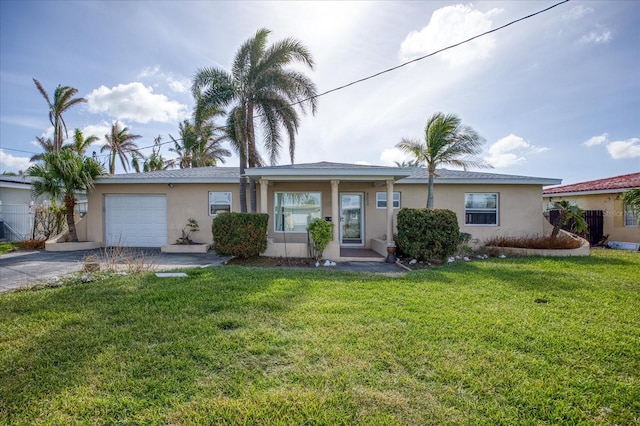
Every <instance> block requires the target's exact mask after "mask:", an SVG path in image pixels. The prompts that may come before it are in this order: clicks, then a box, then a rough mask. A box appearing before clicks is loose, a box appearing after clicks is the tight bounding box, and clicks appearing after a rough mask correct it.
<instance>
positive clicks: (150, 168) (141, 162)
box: [131, 135, 172, 173]
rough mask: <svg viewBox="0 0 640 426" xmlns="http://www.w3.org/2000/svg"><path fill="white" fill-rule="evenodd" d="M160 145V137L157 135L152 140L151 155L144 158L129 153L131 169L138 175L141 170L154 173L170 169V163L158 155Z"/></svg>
mask: <svg viewBox="0 0 640 426" xmlns="http://www.w3.org/2000/svg"><path fill="white" fill-rule="evenodd" d="M161 145H162V136H160V135H158V136H157V137H156V138H155V139H154V140H153V149H152V151H151V155H149V156H148V157H145V156H143V155H141V154H138V153H136V152H132V153H131V167H133V169H134V170H135V171H136V173H140V171H141V169H142V171H145V172H154V171H158V170H166V169H168V168H169V167H171V165H172V162H170V161H168V160H165V159H164V157H163V156H162V154H161V153H160V146H161Z"/></svg>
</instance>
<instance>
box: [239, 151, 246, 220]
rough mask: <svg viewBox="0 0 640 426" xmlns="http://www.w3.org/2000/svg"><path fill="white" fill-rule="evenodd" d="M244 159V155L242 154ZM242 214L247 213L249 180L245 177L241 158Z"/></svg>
mask: <svg viewBox="0 0 640 426" xmlns="http://www.w3.org/2000/svg"><path fill="white" fill-rule="evenodd" d="M240 157H242V154H240ZM240 212H242V213H246V212H247V178H246V177H245V176H244V159H243V158H240Z"/></svg>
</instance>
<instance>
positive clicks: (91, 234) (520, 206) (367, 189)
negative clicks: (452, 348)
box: [85, 181, 545, 258]
mask: <svg viewBox="0 0 640 426" xmlns="http://www.w3.org/2000/svg"><path fill="white" fill-rule="evenodd" d="M257 187H258V188H257V196H258V209H260V205H261V204H260V185H257ZM210 191H228V192H231V193H232V211H234V212H238V211H240V202H239V195H238V185H237V184H234V183H230V184H179V183H176V184H175V185H174V187H173V188H170V187H169V186H168V185H167V184H98V185H96V188H95V189H94V190H93V191H91V192H90V193H89V194H88V200H89V207H88V212H87V216H86V218H85V219H86V224H87V234H86V235H87V240H88V241H99V242H104V241H105V238H104V227H105V224H104V197H105V195H125V194H145V195H153V194H158V195H165V196H166V197H167V235H168V240H169V241H168V242H167V243H169V244H170V243H173V242H174V241H175V240H176V239H177V238H179V237H180V235H181V230H182V228H183V227H184V226H185V225H186V223H187V219H188V218H190V217H193V218H194V219H196V220H197V221H198V224H199V225H200V231H199V232H196V233H195V234H194V235H193V239H194V241H196V242H199V243H210V242H211V229H210V228H211V220H212V219H213V218H212V217H211V216H209V211H208V208H209V192H210ZM288 191H291V192H293V191H304V192H320V193H321V197H322V217H331V216H332V206H331V184H330V183H329V182H271V183H270V185H269V187H268V191H267V197H268V199H267V212H266V213H268V214H269V224H268V238H269V241H270V242H272V243H276V244H278V245H280V244H284V243H285V242H286V243H287V244H288V245H289V246H288V248H291V249H293V250H294V251H296V252H302V251H304V252H305V253H306V249H305V247H306V243H307V234H306V233H286V234H284V233H281V232H275V230H274V222H273V216H274V214H273V213H274V201H275V195H274V194H275V193H276V192H288ZM338 191H339V193H344V192H360V193H363V194H364V198H363V204H364V235H363V237H364V247H365V248H371V247H372V241H373V240H375V239H378V240H385V239H386V237H387V236H386V229H387V228H386V214H387V213H386V209H378V208H376V193H377V192H386V186H385V185H374V184H373V183H370V182H346V181H344V182H340V184H339V187H338ZM394 191H395V192H400V203H401V204H400V207H409V208H424V207H425V205H426V196H427V195H426V194H427V187H426V184H396V185H394ZM466 192H497V193H498V194H499V213H498V214H499V224H498V226H484V225H483V226H480V225H473V226H466V225H464V194H465V193H466ZM434 199H435V203H434V205H435V207H436V208H441V209H450V210H452V211H454V212H455V213H456V215H457V216H458V222H459V225H460V230H461V231H462V232H467V233H469V234H471V235H472V238H473V241H472V243H473V244H476V245H478V244H483V243H484V242H485V241H486V240H487V239H488V238H490V237H493V236H496V235H505V236H516V237H517V236H534V235H543V233H544V231H543V223H544V222H545V219H544V217H543V215H542V208H541V205H540V200H541V199H542V188H541V187H540V185H449V184H447V185H436V187H435V194H434ZM397 212H398V210H397V209H394V220H393V226H394V232H395V229H396V223H397V222H396V215H397ZM332 222H333V223H334V224H335V225H336V226H339V225H340V223H339V220H338V219H337V218H332ZM328 250H329V252H330V253H332V257H334V258H335V257H336V256H335V253H339V247H338V244H337V242H335V241H334V242H332V243H331V244H330V247H328ZM334 252H335V253H334ZM291 255H292V254H289V256H291ZM305 256H306V254H305Z"/></svg>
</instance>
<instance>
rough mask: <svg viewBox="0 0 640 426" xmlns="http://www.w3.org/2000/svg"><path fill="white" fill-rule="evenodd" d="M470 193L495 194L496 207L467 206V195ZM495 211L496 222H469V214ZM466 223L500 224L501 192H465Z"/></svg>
mask: <svg viewBox="0 0 640 426" xmlns="http://www.w3.org/2000/svg"><path fill="white" fill-rule="evenodd" d="M469 195H476V196H477V195H484V196H487V195H490V196H495V200H496V203H495V207H467V196H469ZM490 212H495V216H496V221H495V223H469V221H468V220H467V218H468V215H469V214H473V213H490ZM464 224H465V226H500V193H499V192H465V194H464Z"/></svg>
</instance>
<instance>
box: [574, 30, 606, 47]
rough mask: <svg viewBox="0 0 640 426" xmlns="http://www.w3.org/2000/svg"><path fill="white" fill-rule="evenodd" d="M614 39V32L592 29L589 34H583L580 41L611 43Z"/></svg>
mask: <svg viewBox="0 0 640 426" xmlns="http://www.w3.org/2000/svg"><path fill="white" fill-rule="evenodd" d="M612 39H613V33H612V32H611V31H609V30H601V31H590V32H589V34H585V35H583V36H582V37H581V38H580V40H579V42H580V43H595V44H604V43H609V42H610V41H611V40H612Z"/></svg>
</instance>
